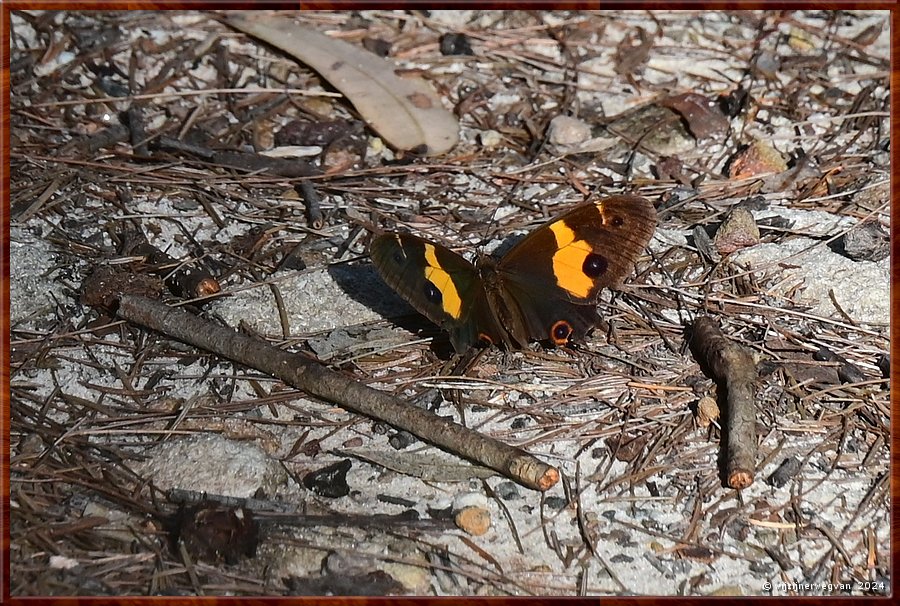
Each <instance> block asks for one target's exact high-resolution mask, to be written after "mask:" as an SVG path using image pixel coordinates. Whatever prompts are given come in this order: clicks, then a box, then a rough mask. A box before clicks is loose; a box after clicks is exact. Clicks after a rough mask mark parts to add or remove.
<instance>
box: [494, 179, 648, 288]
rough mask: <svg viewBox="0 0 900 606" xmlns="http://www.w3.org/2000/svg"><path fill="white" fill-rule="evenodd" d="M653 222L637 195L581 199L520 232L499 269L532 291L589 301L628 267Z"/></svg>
mask: <svg viewBox="0 0 900 606" xmlns="http://www.w3.org/2000/svg"><path fill="white" fill-rule="evenodd" d="M655 227H656V210H655V209H654V208H653V204H651V203H650V201H649V200H647V199H645V198H641V197H639V196H628V195H622V196H612V197H609V198H604V199H602V200H600V201H598V202H596V203H589V204H582V205H581V206H578V207H576V208H574V209H573V210H571V211H569V212H567V213H565V214H564V215H562V216H560V217H557V218H556V219H554V220H552V221H550V222H548V223H545V224H544V225H542V226H541V227H539V228H537V229H536V230H534V231H533V232H531V233H530V234H528V235H527V236H525V238H523V239H522V240H521V241H520V242H519V243H518V244H516V245H515V246H514V247H513V248H512V249H511V250H510V251H509V252H508V253H507V254H506V255H505V256H504V257H503V258H502V259H501V260H500V263H499V270H500V272H501V274H502V276H503V278H504V280H508V281H513V282H516V283H518V284H520V285H522V286H526V285H527V287H528V290H529V291H530V292H534V293H535V296H555V297H556V298H566V299H568V300H570V301H573V302H576V303H584V302H588V301H590V302H594V301H596V300H597V295H598V294H599V293H600V291H601V290H602V289H604V288H607V287H610V286H616V285H617V284H618V283H620V282H621V281H622V279H623V278H625V277H626V276H627V275H628V274H629V273H631V271H633V269H634V261H635V259H637V258H638V257H639V256H640V254H641V252H643V250H644V247H646V246H647V243H648V242H649V241H650V238H651V237H652V236H653V231H654V229H655Z"/></svg>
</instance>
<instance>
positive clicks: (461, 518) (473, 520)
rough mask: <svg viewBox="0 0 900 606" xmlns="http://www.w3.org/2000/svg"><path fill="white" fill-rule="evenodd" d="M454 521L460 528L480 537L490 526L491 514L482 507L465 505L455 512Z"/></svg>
mask: <svg viewBox="0 0 900 606" xmlns="http://www.w3.org/2000/svg"><path fill="white" fill-rule="evenodd" d="M454 522H456V525H457V527H459V528H460V530H463V531H465V532H466V533H468V534H470V535H472V536H476V537H480V536H481V535H483V534H484V533H486V532H487V531H488V530H490V528H491V514H490V512H489V511H488V510H487V509H485V508H484V507H475V506H473V507H466V508H464V509H461V510H460V511H458V512H457V514H456V517H455V518H454Z"/></svg>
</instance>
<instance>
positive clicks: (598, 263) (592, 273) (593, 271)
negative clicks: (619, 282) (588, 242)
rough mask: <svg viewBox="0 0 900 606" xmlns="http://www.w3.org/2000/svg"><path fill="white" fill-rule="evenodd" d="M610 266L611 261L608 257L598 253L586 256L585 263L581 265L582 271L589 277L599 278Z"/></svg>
mask: <svg viewBox="0 0 900 606" xmlns="http://www.w3.org/2000/svg"><path fill="white" fill-rule="evenodd" d="M608 268H609V263H608V262H607V260H606V257H604V256H603V255H598V254H597V253H591V254H589V255H588V256H587V257H585V258H584V264H583V265H582V266H581V271H583V272H584V275H586V276H587V277H589V278H599V277H600V276H602V275H603V274H605V273H606V270H607V269H608Z"/></svg>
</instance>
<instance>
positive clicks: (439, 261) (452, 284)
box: [369, 233, 499, 352]
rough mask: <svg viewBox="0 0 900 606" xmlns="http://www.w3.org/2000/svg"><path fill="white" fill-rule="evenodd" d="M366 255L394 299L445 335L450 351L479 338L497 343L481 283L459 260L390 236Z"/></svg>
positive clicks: (374, 242)
mask: <svg viewBox="0 0 900 606" xmlns="http://www.w3.org/2000/svg"><path fill="white" fill-rule="evenodd" d="M369 254H370V255H371V257H372V262H373V263H374V264H375V268H376V269H377V270H378V273H380V274H381V277H382V278H383V279H384V281H385V282H387V284H388V285H389V286H390V287H391V288H393V289H394V290H395V291H396V292H397V294H399V295H400V296H401V297H403V298H404V299H406V300H407V301H408V302H409V304H410V305H412V306H413V307H414V308H415V309H416V311H418V312H419V313H421V314H422V315H423V316H425V317H426V318H428V319H429V320H431V321H432V322H434V323H435V324H437V325H438V326H440V327H441V328H443V329H444V330H446V331H448V332H449V333H450V341H451V343H452V344H453V348H454V349H455V350H456V351H458V352H462V351H465V350H466V349H468V348H469V347H470V346H471V345H473V344H475V343H476V342H477V341H479V340H480V339H481V338H482V337H484V338H487V339H489V340H491V341H494V342H496V341H497V340H498V339H499V331H498V330H497V328H496V326H495V324H494V322H493V321H492V320H491V318H492V316H491V315H490V311H489V309H488V308H487V301H486V297H485V292H484V286H483V284H482V280H481V277H480V276H479V274H478V271H477V270H476V269H475V266H473V265H472V264H471V263H469V262H468V261H466V260H465V259H464V258H463V257H461V256H460V255H458V254H456V253H455V252H453V251H451V250H450V249H448V248H446V247H444V246H441V245H439V244H434V243H432V242H429V241H427V240H424V239H422V238H419V237H416V236H412V235H409V234H394V233H387V234H382V235H380V236H377V237H376V238H375V239H374V240H372V244H371V245H370V248H369Z"/></svg>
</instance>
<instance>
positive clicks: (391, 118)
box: [4, 9, 891, 597]
mask: <svg viewBox="0 0 900 606" xmlns="http://www.w3.org/2000/svg"><path fill="white" fill-rule="evenodd" d="M260 15H263V14H262V13H260ZM265 16H266V18H267V19H268V18H269V17H276V18H277V19H278V23H279V24H281V25H280V26H279V28H283V29H284V30H285V31H287V32H290V31H292V29H293V28H294V27H295V26H296V28H297V30H296V31H298V32H299V31H301V29H300V28H303V30H302V31H313V32H318V34H320V35H321V39H322V40H324V41H325V42H329V41H334V42H337V41H340V43H341V44H342V45H345V46H346V47H348V48H350V49H352V52H353V53H354V54H359V53H368V54H369V55H371V57H368V56H367V57H366V59H367V60H368V59H373V60H377V62H380V63H373V64H374V65H378V66H379V68H380V67H387V66H389V67H387V69H388V70H389V71H390V72H391V76H392V77H396V78H398V79H399V80H401V81H403V82H404V83H406V84H408V83H409V82H413V81H416V82H420V83H424V85H425V86H427V88H428V89H429V91H430V92H429V93H428V95H426V96H419V95H416V94H412V96H411V97H410V96H409V95H406V94H405V93H400V92H399V91H401V90H405V89H403V88H397V89H392V88H390V86H389V87H388V88H386V89H383V90H384V92H385V93H386V95H387V96H389V97H390V96H392V95H393V96H399V97H402V98H403V99H405V102H409V103H411V104H412V105H413V106H414V107H419V108H422V107H423V106H429V107H430V110H433V111H434V112H437V113H438V114H440V115H441V116H443V117H442V118H441V120H442V122H441V125H443V128H444V130H442V131H441V132H444V138H443V139H442V140H441V141H442V142H443V143H446V145H443V146H442V145H438V144H432V142H430V141H429V142H427V143H426V147H427V150H426V149H424V148H421V147H419V146H418V144H414V145H412V147H413V148H414V149H407V146H406V144H400V143H397V141H396V140H395V139H393V138H392V137H393V135H388V134H387V131H385V130H383V129H384V128H396V126H397V125H398V124H399V126H400V127H401V129H402V127H403V125H404V124H406V118H405V117H404V116H403V115H402V114H400V113H397V114H394V115H391V114H390V113H388V114H387V115H386V114H385V113H384V111H385V110H384V109H380V110H379V112H381V113H379V114H377V115H375V117H373V114H371V113H370V112H369V110H367V109H365V106H364V105H360V104H358V102H357V100H356V99H348V98H346V97H345V96H344V95H343V94H342V92H340V91H344V92H346V93H347V94H350V89H349V88H348V87H345V86H343V85H341V86H338V85H337V83H334V82H332V83H329V82H328V81H327V80H326V78H329V74H330V72H329V69H330V68H334V69H333V70H332V72H334V73H336V71H335V70H337V71H339V70H338V68H339V67H340V66H335V65H333V64H331V65H324V66H322V65H319V66H318V67H316V69H318V70H319V71H318V72H316V71H313V70H312V69H310V68H309V67H307V65H305V64H304V63H301V62H298V61H297V60H295V59H294V58H292V57H290V56H289V55H288V54H286V53H285V52H283V51H281V50H279V49H278V48H276V47H272V46H267V45H266V44H265V43H263V42H261V41H260V40H259V39H257V38H253V37H251V36H249V35H247V34H245V33H242V32H240V31H236V30H235V29H234V28H232V27H230V26H228V25H227V22H228V21H229V19H230V18H231V16H230V15H229V13H227V12H221V13H220V12H198V11H140V12H137V11H135V12H106V11H85V12H78V11H65V10H62V11H40V10H24V11H13V12H10V13H9V14H8V18H9V20H10V24H11V40H10V65H9V86H10V96H9V102H10V130H9V133H8V136H9V141H10V158H9V162H10V173H9V174H10V205H9V206H8V207H7V211H6V212H7V213H8V214H9V217H8V219H9V220H10V221H11V224H10V230H9V238H10V241H9V251H10V298H11V304H10V323H11V326H10V332H11V334H10V354H11V359H10V373H9V377H10V423H11V426H10V438H11V449H10V520H9V522H10V525H9V529H10V560H11V563H10V573H11V574H10V579H11V585H10V591H11V594H12V595H13V596H17V597H18V596H38V595H53V596H74V595H114V596H120V595H131V596H137V595H142V596H143V595H178V596H189V595H190V596H194V595H238V596H285V595H309V594H319V595H321V594H326V593H330V594H419V595H538V596H546V595H613V594H615V595H619V594H639V595H653V594H668V595H726V594H727V595H734V594H741V595H760V594H765V595H768V594H773V595H816V596H820V595H835V594H842V595H843V594H847V595H862V594H871V595H886V594H887V592H888V591H889V590H890V585H891V578H890V562H889V561H888V558H889V556H888V554H890V543H889V541H890V507H889V505H890V491H889V486H890V474H889V471H890V470H889V445H890V443H891V440H890V412H891V409H890V399H889V371H890V362H889V359H890V358H889V330H888V326H889V304H890V297H889V288H888V286H889V276H890V271H889V259H888V258H887V253H888V251H889V247H888V244H887V238H886V234H887V233H889V232H890V215H889V199H890V178H889V176H890V164H889V162H890V147H889V135H890V127H889V126H890V124H889V70H890V61H889V59H890V53H889V50H890V45H889V39H890V27H889V14H888V13H887V12H885V11H881V12H879V11H873V10H869V9H866V10H859V11H853V10H842V11H827V10H817V11H781V10H779V11H740V10H731V11H707V10H704V11H702V12H692V11H677V12H666V11H651V12H647V11H641V12H625V11H611V12H602V11H601V12H577V11H553V12H547V11H527V12H526V11H478V10H467V11H438V10H433V11H420V10H412V11H402V10H397V11H388V10H371V11H369V10H360V11H353V12H316V11H304V12H290V11H285V12H274V13H266V14H265ZM252 17H253V16H251V17H250V18H252ZM270 23H271V22H270ZM248 29H249V28H248ZM279 31H281V29H280V30H279ZM364 71H365V72H366V73H359V77H360V82H379V83H383V82H384V80H383V79H381V78H382V76H381V75H380V72H378V71H377V70H376V71H372V70H364ZM334 73H331V75H334ZM366 86H367V87H368V85H366ZM413 86H417V85H413ZM332 87H334V88H332ZM335 88H336V89H337V91H336V90H335ZM423 94H424V93H423ZM447 117H449V118H450V120H444V118H447ZM425 122H426V123H427V119H426V120H425ZM450 122H452V123H453V124H454V126H453V128H452V129H451V130H452V131H453V132H452V133H451V134H447V132H446V126H447V124H448V123H450ZM385 123H390V124H391V126H385ZM424 126H428V124H422V123H421V121H420V123H419V127H424ZM562 127H565V129H563V128H562ZM413 130H418V128H416V129H412V128H411V129H410V132H412V131H413ZM423 151H428V152H430V153H434V154H435V155H430V156H423V155H422V154H421V153H420V152H423ZM621 193H629V194H637V195H641V196H644V197H646V198H648V199H650V200H652V201H653V202H654V204H655V206H656V208H657V211H658V216H659V224H658V228H657V230H656V234H655V236H654V239H653V240H652V241H651V243H650V245H649V247H648V249H647V251H645V254H643V255H642V257H641V258H640V259H639V260H638V262H637V269H636V271H635V272H634V274H633V275H632V276H630V278H629V279H628V280H626V288H625V289H623V290H622V291H621V292H618V293H616V294H615V295H614V296H613V295H611V294H607V295H605V296H604V297H603V298H602V300H601V301H600V302H599V303H598V305H599V309H600V312H601V316H602V319H603V325H602V326H600V327H598V328H597V329H596V330H595V331H594V332H593V334H591V335H589V337H588V338H587V339H585V341H584V342H583V343H578V344H577V345H576V346H575V347H573V348H571V349H555V350H544V349H540V348H537V347H532V348H528V349H525V350H523V351H519V352H507V351H502V350H500V349H498V348H487V349H474V350H472V351H470V352H467V354H466V355H464V356H462V357H457V356H454V355H453V354H452V350H451V347H450V344H449V342H448V341H447V337H446V335H445V334H442V333H441V331H440V330H438V329H437V328H436V327H434V326H432V325H431V324H429V323H428V322H427V321H426V320H424V319H423V318H422V317H420V316H418V315H417V314H415V313H414V312H412V310H411V309H410V308H409V307H407V306H406V305H405V304H404V303H403V302H402V301H401V300H400V299H398V298H397V296H396V295H394V294H393V292H392V291H391V290H390V289H389V288H388V287H387V286H386V285H384V284H383V283H382V282H381V281H380V279H379V278H378V277H377V275H376V274H375V273H374V271H373V269H372V266H371V263H370V262H369V260H368V259H367V258H365V256H364V251H365V250H366V247H367V244H368V241H369V238H370V234H371V233H372V232H373V231H378V230H381V231H384V230H395V231H405V232H412V233H415V234H418V235H421V236H424V237H427V238H429V239H430V240H433V241H436V242H440V243H441V244H443V245H445V246H449V247H451V248H452V249H454V250H457V251H462V252H467V251H472V250H478V251H485V252H496V253H497V254H502V253H503V251H504V250H506V249H508V247H510V246H512V245H513V244H514V242H515V240H516V238H517V237H519V236H521V234H523V233H525V231H527V230H529V229H531V228H533V227H534V226H536V225H539V224H540V223H542V222H543V221H545V220H546V219H547V218H549V217H551V216H554V215H558V214H559V213H560V212H561V211H563V210H564V209H567V208H570V207H573V206H575V205H577V204H579V203H582V202H583V201H585V200H590V199H596V198H597V197H599V196H606V195H616V194H621ZM735 208H741V209H742V211H741V212H742V214H744V213H745V214H744V217H745V218H747V216H746V215H747V214H749V215H750V216H751V217H752V219H753V221H752V224H753V228H749V227H748V229H749V231H748V230H747V229H743V230H742V231H741V233H740V237H739V238H737V239H736V241H737V244H738V245H735V242H732V241H728V242H725V244H726V246H724V247H722V244H723V242H722V241H721V240H720V239H719V240H713V235H714V234H715V227H716V226H719V225H720V224H722V223H723V221H724V220H725V218H726V217H727V216H728V215H729V213H732V210H733V209H735ZM746 225H747V226H749V225H750V223H747V224H746ZM754 228H755V229H754ZM4 237H6V236H5V235H4ZM538 261H539V260H537V259H536V263H537V262H538ZM205 280H212V282H210V281H205ZM166 288H167V289H168V290H166ZM218 289H221V290H220V292H218V293H217V290H218ZM124 292H132V293H140V294H144V295H152V296H155V297H162V298H163V299H164V301H165V304H166V305H168V306H169V307H171V306H175V305H181V304H187V307H188V308H189V309H190V310H191V311H190V313H191V314H197V315H200V316H202V319H203V320H204V321H205V322H208V323H213V324H219V325H224V326H225V327H227V329H228V333H229V334H232V333H233V330H236V329H239V330H241V331H242V332H243V333H244V336H245V337H247V339H249V340H250V341H257V342H265V343H266V344H267V345H270V346H272V347H275V348H280V349H284V350H289V351H290V352H292V354H294V355H300V356H305V357H306V358H315V363H316V364H320V363H321V364H324V365H327V367H328V370H329V372H330V373H331V374H333V375H338V376H341V377H343V378H344V379H347V383H346V384H347V385H349V384H362V385H364V386H367V387H369V388H372V389H374V390H378V391H379V392H381V393H384V392H386V395H389V396H390V397H391V398H392V399H394V400H396V401H402V402H404V403H405V404H404V406H408V407H418V408H422V409H424V410H422V411H421V412H423V413H427V414H426V415H425V416H429V415H431V416H434V417H445V419H443V421H445V422H447V423H449V424H451V425H453V426H464V427H465V428H467V429H468V430H471V431H472V432H477V433H479V434H481V435H482V436H485V437H487V438H489V439H490V440H491V441H492V442H497V443H503V444H506V445H509V446H510V447H511V448H514V449H517V450H519V451H525V452H526V453H528V454H529V456H532V457H535V458H537V459H539V460H540V461H546V462H547V464H548V465H552V466H553V467H551V469H553V468H555V469H558V470H559V480H560V481H559V482H558V483H557V484H555V485H554V486H552V488H550V489H549V490H547V492H546V493H538V492H535V491H532V490H528V489H526V488H523V487H521V486H519V485H517V484H514V483H511V482H510V481H508V480H506V479H504V478H501V477H498V476H496V475H493V476H492V475H490V474H489V470H487V469H485V468H482V467H475V466H472V465H470V464H469V462H468V461H466V460H463V459H460V458H457V457H453V456H451V455H450V454H448V453H447V452H445V451H443V450H439V449H436V448H434V447H432V446H430V445H429V444H427V443H425V442H422V441H419V440H418V439H417V438H416V436H415V435H413V434H412V433H407V432H398V431H397V430H396V429H395V428H392V427H391V426H388V425H386V424H383V423H376V422H373V421H372V420H370V419H367V418H364V417H362V416H359V415H356V414H353V413H351V412H348V411H347V410H345V409H342V408H339V407H337V406H335V405H333V404H331V403H329V402H327V401H324V400H318V399H313V398H312V397H311V396H309V395H308V394H305V393H304V392H299V391H297V390H296V389H295V388H292V387H290V386H288V385H287V384H285V383H283V382H282V381H281V380H279V379H277V378H275V377H274V376H272V375H270V374H268V373H267V372H261V371H260V370H256V369H254V368H253V367H252V365H242V364H239V363H235V362H232V361H230V360H228V359H226V358H224V357H220V356H219V355H215V354H213V353H211V351H209V350H206V349H200V348H198V347H195V346H190V345H186V344H184V343H182V342H181V341H178V340H174V339H171V338H167V337H164V336H161V335H160V334H159V333H157V332H154V331H150V330H146V329H144V328H142V327H141V326H139V325H138V324H135V323H131V322H123V321H122V320H120V319H114V318H113V316H112V315H111V314H112V313H113V312H112V308H113V307H114V306H115V302H116V300H118V299H117V298H118V296H119V295H120V294H122V293H124ZM209 295H216V296H214V297H212V298H210V297H209ZM192 297H203V299H202V300H194V299H192ZM201 303H202V304H201ZM104 306H105V307H106V310H105V311H101V310H99V309H98V307H104ZM703 317H709V318H711V319H712V321H714V322H715V324H716V325H717V326H718V327H720V328H721V332H722V333H723V334H724V335H726V336H727V340H728V342H729V343H731V344H734V345H739V346H740V347H741V348H742V350H743V351H747V352H751V353H752V356H753V358H754V360H756V361H758V364H756V367H755V368H754V369H753V372H752V373H748V375H747V379H748V382H752V385H750V386H748V387H752V390H753V394H754V395H753V402H754V406H755V418H754V419H753V420H752V424H753V427H752V429H751V428H749V427H748V428H747V431H746V432H745V433H744V435H745V436H755V439H751V440H750V443H748V444H747V446H748V447H752V448H753V449H754V452H755V453H756V455H755V456H754V457H753V458H754V462H753V463H754V465H753V473H754V474H755V475H756V476H758V477H759V478H767V479H768V481H766V482H762V481H755V482H753V483H752V484H749V485H745V487H744V488H743V489H742V490H740V492H738V491H736V490H734V489H732V488H729V487H728V486H727V485H726V483H725V482H723V477H722V476H723V470H724V469H725V463H726V462H725V461H723V460H721V459H722V457H723V455H722V452H723V451H722V448H721V446H722V441H723V438H724V436H723V431H728V426H729V423H730V421H729V420H728V419H729V414H730V413H729V410H728V408H727V407H723V410H722V418H720V419H718V420H714V419H713V417H714V416H715V413H714V412H713V411H712V410H711V407H709V406H708V405H707V404H708V403H704V404H703V405H702V406H701V402H702V401H703V398H704V397H709V396H710V395H711V394H712V393H713V381H712V380H711V379H709V378H707V377H705V376H704V375H703V374H702V372H701V368H700V365H699V364H698V363H697V361H696V360H695V359H694V357H693V356H692V354H691V351H690V349H689V344H688V342H687V341H686V338H685V328H686V327H688V326H691V325H693V324H695V322H697V321H698V319H700V318H703ZM748 370H749V367H748ZM719 387H720V388H721V384H720V386H719ZM345 395H347V394H345ZM351 399H352V398H351ZM720 403H722V402H721V401H720ZM695 414H696V415H697V416H696V417H695ZM746 421H747V422H751V421H750V420H749V419H746ZM445 438H447V436H445ZM447 441H453V440H450V439H449V438H448V439H447ZM351 455H352V456H353V461H352V465H349V468H348V463H349V461H348V460H347V457H348V456H351ZM476 458H477V457H476ZM342 461H345V462H343V463H341V462H342ZM335 464H338V468H339V469H340V470H341V474H340V475H341V482H340V486H337V484H338V483H337V482H331V483H330V485H329V488H335V487H337V488H339V490H334V491H331V492H329V496H323V495H322V494H319V493H317V492H316V490H314V489H313V488H310V487H307V486H305V485H304V478H309V477H311V475H313V474H315V473H316V472H318V471H320V470H322V469H329V468H332V466H334V465H335ZM344 482H345V483H346V484H344ZM316 486H319V485H318V484H317V485H316ZM179 491H181V493H183V492H184V491H195V492H196V494H197V498H196V499H194V500H193V501H191V503H189V504H185V502H183V501H182V500H181V499H180V498H178V497H177V495H178V494H180V493H179ZM342 495H343V496H342ZM229 499H232V501H229ZM200 504H202V506H201V505H200ZM465 507H469V508H470V510H469V511H472V512H476V515H475V516H474V519H473V520H470V521H469V522H467V525H466V528H467V529H468V530H461V529H460V528H458V527H457V526H456V522H455V521H454V517H455V516H454V512H458V511H460V510H461V509H464V508H465ZM179 511H182V512H184V511H190V512H193V513H194V514H195V515H193V518H190V517H189V518H187V520H188V521H183V523H181V524H177V523H174V520H176V519H178V518H177V516H178V512H179ZM198 514H199V518H198ZM190 520H193V521H190ZM251 521H252V522H253V523H252V524H251V523H250V522H251ZM470 522H471V523H470ZM485 522H486V523H485ZM179 529H180V531H181V534H180V535H179V532H178V531H179ZM179 536H180V537H181V538H180V539H179ZM185 537H186V538H185ZM767 583H769V584H770V585H766V584H767ZM767 587H768V588H767Z"/></svg>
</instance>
